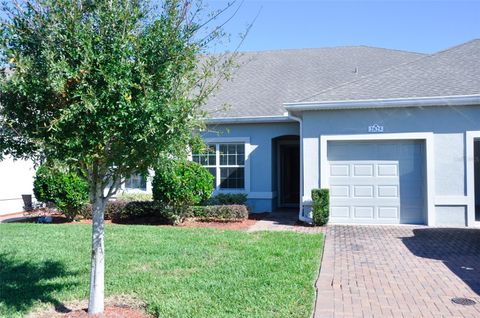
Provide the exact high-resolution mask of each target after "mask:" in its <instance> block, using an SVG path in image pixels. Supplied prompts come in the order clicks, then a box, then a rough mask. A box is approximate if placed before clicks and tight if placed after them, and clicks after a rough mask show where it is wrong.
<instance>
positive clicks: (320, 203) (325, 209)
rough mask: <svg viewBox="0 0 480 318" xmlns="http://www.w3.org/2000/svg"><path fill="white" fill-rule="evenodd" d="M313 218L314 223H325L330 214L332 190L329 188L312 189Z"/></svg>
mask: <svg viewBox="0 0 480 318" xmlns="http://www.w3.org/2000/svg"><path fill="white" fill-rule="evenodd" d="M312 201H313V204H312V218H313V224H314V225H325V224H327V223H328V217H329V215H330V210H329V209H330V208H329V205H330V192H329V190H328V189H313V190H312Z"/></svg>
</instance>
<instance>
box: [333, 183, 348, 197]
mask: <svg viewBox="0 0 480 318" xmlns="http://www.w3.org/2000/svg"><path fill="white" fill-rule="evenodd" d="M330 197H335V198H349V197H350V187H349V186H345V185H332V186H330Z"/></svg>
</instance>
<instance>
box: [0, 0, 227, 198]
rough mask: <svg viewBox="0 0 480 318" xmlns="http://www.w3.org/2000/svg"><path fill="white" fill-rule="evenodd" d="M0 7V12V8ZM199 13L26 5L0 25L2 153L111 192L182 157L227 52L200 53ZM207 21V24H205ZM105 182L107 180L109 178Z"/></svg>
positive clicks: (129, 5)
mask: <svg viewBox="0 0 480 318" xmlns="http://www.w3.org/2000/svg"><path fill="white" fill-rule="evenodd" d="M4 9H5V8H4ZM201 9H202V8H201V7H198V6H197V7H194V5H193V4H192V3H190V2H189V1H173V0H170V1H166V2H164V3H163V6H162V7H161V8H160V9H159V10H155V9H153V8H151V7H150V6H149V3H148V2H146V1H142V0H109V1H66V0H62V1H53V0H39V1H35V2H30V1H27V2H25V3H24V4H23V5H22V6H19V7H15V8H10V9H9V10H8V11H9V12H10V19H9V20H7V21H4V22H3V24H2V27H1V31H0V32H1V59H2V61H1V63H2V64H4V65H8V68H9V69H10V74H6V73H5V72H4V74H3V76H2V78H1V81H0V91H1V95H0V103H1V104H2V105H3V107H2V109H1V116H2V121H3V123H2V128H3V129H2V133H1V134H0V147H2V148H3V149H2V150H3V153H8V154H13V155H15V156H16V157H22V156H24V157H28V158H32V155H35V156H36V157H40V156H45V157H47V158H49V159H58V160H61V161H63V162H66V163H68V164H71V165H73V166H75V167H81V168H82V169H83V170H84V171H85V172H86V173H87V174H86V175H87V177H88V179H89V181H90V184H91V185H93V184H95V183H96V182H100V183H101V186H102V187H106V186H107V185H111V186H112V189H111V192H114V191H115V190H116V188H117V187H118V185H119V182H120V181H121V178H123V177H124V176H128V175H130V174H131V173H135V172H139V171H146V170H147V169H148V168H149V167H151V166H152V165H154V164H155V163H156V162H158V159H159V158H160V157H161V156H162V155H163V156H165V155H167V154H168V155H169V156H171V155H172V154H175V155H179V154H183V153H184V152H185V150H186V149H187V148H186V145H187V144H188V142H189V140H190V139H191V137H192V131H195V130H196V129H198V128H201V127H202V122H201V121H199V120H198V119H199V118H202V117H204V114H203V113H202V111H201V107H200V106H201V105H202V104H203V103H204V102H205V101H206V98H207V97H208V96H209V94H210V93H211V92H212V91H213V90H214V89H215V87H216V86H217V84H218V79H219V78H226V77H228V76H229V72H230V70H231V68H232V66H233V58H232V55H224V56H208V55H206V53H207V49H208V48H209V45H210V44H211V43H212V42H213V41H214V39H215V38H218V37H221V36H222V34H223V33H222V32H221V31H220V30H217V29H214V30H213V31H212V32H210V33H209V35H208V36H206V37H205V36H202V35H204V33H205V32H203V33H202V32H201V30H202V27H204V26H203V24H204V23H203V21H197V20H196V17H197V16H201V15H199V12H201ZM207 21H208V20H207ZM112 180H113V181H114V182H111V181H112Z"/></svg>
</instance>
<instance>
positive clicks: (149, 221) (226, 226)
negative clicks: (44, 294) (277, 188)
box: [15, 210, 269, 317]
mask: <svg viewBox="0 0 480 318" xmlns="http://www.w3.org/2000/svg"><path fill="white" fill-rule="evenodd" d="M268 214H269V213H255V214H250V215H249V218H248V219H247V220H242V221H221V220H218V221H202V220H195V219H187V220H185V222H183V223H182V224H180V225H179V226H180V227H188V228H215V229H223V230H243V231H245V230H247V229H248V228H250V227H251V226H252V225H254V224H255V223H256V222H257V221H259V220H262V219H264V218H265V217H266V216H268ZM46 215H48V216H51V217H52V222H50V223H53V224H92V220H88V219H79V220H74V221H70V220H68V219H67V218H66V217H65V216H64V215H63V214H60V213H57V212H55V211H43V210H42V211H34V212H30V213H28V214H25V216H31V217H29V218H28V219H23V220H19V221H15V222H22V223H37V219H38V217H39V216H46ZM105 223H106V224H137V225H160V226H171V225H166V224H164V221H163V220H162V219H161V218H155V217H144V218H137V219H134V220H132V221H130V222H122V223H113V222H112V221H111V220H105ZM75 317H76V316H75Z"/></svg>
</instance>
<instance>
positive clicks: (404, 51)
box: [240, 44, 426, 56]
mask: <svg viewBox="0 0 480 318" xmlns="http://www.w3.org/2000/svg"><path fill="white" fill-rule="evenodd" d="M341 48H369V49H377V50H384V51H395V52H402V53H409V54H418V55H423V56H424V55H426V53H422V52H415V51H408V50H402V49H390V48H385V47H379V46H371V45H363V44H358V45H337V46H323V47H302V48H283V49H270V50H253V51H240V53H246V54H255V53H271V52H290V51H302V50H328V49H341Z"/></svg>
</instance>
